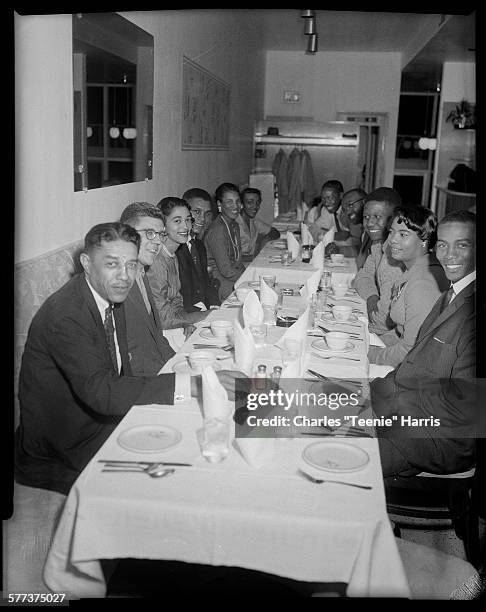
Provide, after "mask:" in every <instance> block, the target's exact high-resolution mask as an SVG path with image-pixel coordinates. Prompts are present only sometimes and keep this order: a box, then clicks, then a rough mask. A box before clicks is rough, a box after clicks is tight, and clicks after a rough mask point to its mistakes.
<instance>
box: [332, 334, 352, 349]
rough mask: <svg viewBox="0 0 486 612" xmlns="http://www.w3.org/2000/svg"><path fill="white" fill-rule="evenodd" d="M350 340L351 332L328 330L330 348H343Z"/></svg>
mask: <svg viewBox="0 0 486 612" xmlns="http://www.w3.org/2000/svg"><path fill="white" fill-rule="evenodd" d="M348 340H349V334H346V333H345V332H337V331H336V332H328V333H327V334H326V342H327V345H328V347H329V348H330V349H334V350H342V349H343V348H345V347H346V344H347V342H348Z"/></svg>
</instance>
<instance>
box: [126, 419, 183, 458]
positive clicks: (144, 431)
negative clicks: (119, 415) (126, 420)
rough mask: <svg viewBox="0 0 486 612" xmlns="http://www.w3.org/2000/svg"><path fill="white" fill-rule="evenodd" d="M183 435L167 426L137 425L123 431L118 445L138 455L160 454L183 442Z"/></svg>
mask: <svg viewBox="0 0 486 612" xmlns="http://www.w3.org/2000/svg"><path fill="white" fill-rule="evenodd" d="M181 438H182V434H181V432H180V431H178V430H177V429H174V428H173V427H168V426H167V425H137V426H136V427H130V429H126V430H125V431H122V433H121V434H120V435H119V436H118V439H117V442H118V444H119V445H120V446H121V447H122V448H124V449H126V450H129V451H134V452H136V453H160V451H165V450H168V449H169V448H172V447H173V446H175V445H176V444H179V442H180V441H181Z"/></svg>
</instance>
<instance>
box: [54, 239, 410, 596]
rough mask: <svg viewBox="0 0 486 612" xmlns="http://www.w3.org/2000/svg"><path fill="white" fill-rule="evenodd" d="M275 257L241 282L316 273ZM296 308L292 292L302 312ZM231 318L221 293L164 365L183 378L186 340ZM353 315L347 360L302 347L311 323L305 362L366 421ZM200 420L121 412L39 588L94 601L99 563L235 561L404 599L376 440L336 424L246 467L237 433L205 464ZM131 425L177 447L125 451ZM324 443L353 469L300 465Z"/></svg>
mask: <svg viewBox="0 0 486 612" xmlns="http://www.w3.org/2000/svg"><path fill="white" fill-rule="evenodd" d="M273 252H274V249H273V248H272V245H271V244H270V245H267V247H266V248H265V249H263V251H262V252H261V253H260V254H259V256H257V258H256V259H255V260H254V262H253V263H252V264H251V265H250V266H249V267H248V268H247V270H246V272H245V273H244V274H245V275H246V276H245V278H242V279H240V283H239V284H242V283H255V282H256V279H258V277H259V275H260V274H262V273H264V274H274V275H275V276H276V277H277V283H278V284H280V286H281V287H287V288H289V287H294V289H296V288H298V287H300V286H301V285H302V284H303V283H304V282H305V279H306V278H308V277H309V276H310V275H311V274H312V273H313V272H314V269H313V268H312V267H311V266H310V265H309V264H303V263H302V262H295V267H293V266H292V265H290V266H282V265H281V264H280V263H278V262H273V261H269V260H270V259H272V258H273V255H272V253H273ZM353 266H354V262H353V261H352V260H347V261H346V265H345V267H344V269H340V270H339V271H338V273H341V274H348V275H349V277H350V278H351V277H352V276H353V275H354V273H355V268H354V271H353ZM331 269H332V268H331ZM336 271H337V270H336ZM333 274H334V270H333ZM295 293H297V291H295ZM349 299H351V300H352V303H353V306H354V307H355V310H356V311H357V312H356V315H357V314H359V312H358V310H359V309H361V311H362V313H363V315H365V313H366V309H365V306H364V302H363V301H362V300H360V298H359V297H357V296H356V295H353V297H352V298H349ZM295 304H298V297H297V300H294V306H295ZM304 307H305V300H304V298H302V304H301V309H304ZM241 310H242V309H241V304H238V302H237V298H236V297H235V295H234V294H232V295H231V296H229V298H228V300H226V301H225V303H223V305H222V307H221V308H220V309H219V310H214V311H212V312H211V313H210V314H209V315H208V317H207V318H206V319H205V320H204V321H203V322H201V323H200V324H199V325H198V326H197V329H196V331H195V332H194V334H192V336H191V337H190V338H189V339H187V341H186V342H185V344H184V346H183V347H182V348H181V350H180V351H179V352H178V353H177V354H176V355H174V357H173V358H172V359H171V360H169V361H168V362H167V363H166V364H165V365H164V367H163V369H162V371H164V372H171V371H182V370H183V369H184V368H185V367H186V366H185V364H186V363H187V360H186V357H185V356H186V355H187V354H188V353H189V352H190V351H191V350H192V347H193V345H194V344H195V343H198V344H208V345H209V344H214V340H211V339H209V338H210V336H209V335H208V331H207V330H208V325H209V323H210V321H211V320H213V319H226V320H229V321H234V320H236V319H238V318H239V319H240V320H241V314H242V313H241ZM353 319H356V321H354V322H353V323H352V324H351V325H352V326H351V327H348V326H349V322H348V324H347V325H346V324H343V325H336V327H337V328H339V329H343V330H345V329H351V331H353V333H354V334H355V336H356V340H355V341H354V342H353V345H354V346H353V350H351V351H349V352H347V353H346V355H339V354H336V353H334V354H333V353H332V352H331V353H330V354H329V355H327V357H330V358H329V359H322V358H321V357H320V356H319V353H318V352H317V351H315V350H314V349H313V343H314V342H315V341H316V335H317V331H316V330H315V329H310V330H309V335H308V336H307V338H306V346H305V363H304V367H305V369H306V370H307V369H308V368H310V369H312V370H313V371H316V372H318V373H321V374H323V375H325V376H328V377H332V378H333V379H336V380H337V379H341V380H355V381H356V380H358V381H361V382H362V395H363V401H364V404H363V407H364V408H366V409H367V410H368V414H371V411H370V406H369V397H368V396H367V394H368V390H369V389H368V385H367V380H366V379H367V368H368V360H367V355H366V348H365V341H364V336H365V330H364V327H363V323H362V322H360V321H358V320H357V316H355V317H353ZM284 332H285V328H283V327H278V326H273V327H271V328H270V327H269V330H268V336H267V343H266V345H265V346H264V347H262V348H260V349H258V351H257V355H256V357H255V361H257V360H258V362H263V363H267V364H268V365H269V367H271V365H272V364H274V363H278V359H279V354H280V353H279V349H277V348H276V347H275V342H277V341H278V339H279V338H280V336H281V335H282V334H283V333H284ZM213 350H215V351H217V352H218V354H219V355H220V357H221V359H220V360H219V361H218V363H219V366H218V367H220V368H223V369H233V368H235V364H234V359H233V357H232V354H231V353H230V352H228V351H223V350H222V349H213ZM349 358H351V359H349ZM181 368H182V369H181ZM310 384H314V383H310ZM363 414H366V411H365V412H364V413H363ZM202 425H203V415H202V405H201V402H200V401H199V400H197V399H195V398H192V399H190V400H188V401H185V402H183V403H181V404H179V405H177V406H169V405H148V406H133V407H132V408H131V410H130V411H129V412H128V413H127V414H126V416H125V417H124V418H123V419H122V421H121V422H120V423H119V424H118V426H117V428H116V429H115V430H114V431H113V433H112V434H111V436H110V437H109V438H108V440H107V441H106V442H105V444H104V445H103V446H102V447H101V448H100V450H99V451H98V453H97V454H96V455H95V456H94V457H93V458H92V460H91V461H90V463H89V464H88V465H87V467H86V468H85V470H84V471H83V472H82V474H81V475H80V476H79V478H78V479H77V481H76V482H75V484H74V485H73V487H72V489H71V491H70V493H69V495H68V497H67V500H66V503H65V506H64V509H63V512H62V515H61V518H60V521H59V524H58V527H57V530H56V533H55V536H54V539H53V542H52V545H51V548H50V551H49V554H48V557H47V560H46V564H45V568H44V580H45V582H46V584H47V585H48V586H49V588H50V589H52V590H53V591H55V592H64V593H66V594H67V597H70V598H83V597H97V598H99V597H104V596H105V595H106V583H105V578H104V575H103V572H102V569H101V564H100V560H101V559H119V558H144V559H157V560H175V561H183V562H187V563H197V564H206V565H213V566H233V567H241V568H245V569H250V570H256V571H261V572H266V573H269V574H274V575H277V576H281V577H285V578H290V579H294V580H299V581H304V582H313V583H345V584H346V585H347V589H346V594H347V596H349V597H399V598H409V597H410V591H409V587H408V583H407V579H406V576H405V572H404V568H403V565H402V562H401V559H400V555H399V552H398V549H397V546H396V543H395V538H394V536H393V532H392V529H391V525H390V522H389V519H388V517H387V513H386V503H385V495H384V486H383V479H382V473H381V464H380V456H379V450H378V443H377V439H376V438H374V437H373V436H372V435H369V434H368V435H366V434H363V436H362V437H360V436H355V435H353V436H349V437H347V436H346V428H345V427H344V429H343V433H342V437H338V436H337V435H336V436H325V437H322V438H321V437H319V436H317V437H310V436H307V435H300V432H299V433H298V434H296V435H293V436H291V437H284V438H279V439H276V440H272V445H273V452H272V455H271V459H269V460H268V461H267V462H266V463H264V464H263V465H261V466H259V467H258V468H256V467H254V466H252V465H250V464H249V463H247V461H245V459H244V457H243V455H242V453H241V452H240V451H239V447H238V443H237V440H235V439H232V443H231V444H230V452H229V455H228V457H227V458H226V459H225V460H223V461H221V462H217V463H210V462H208V461H207V460H206V459H205V458H204V457H203V456H202V453H201V448H200V445H199V441H198V432H200V430H201V428H202ZM136 427H140V428H143V427H147V428H150V427H155V428H157V427H163V428H169V429H170V430H171V431H172V430H173V431H174V432H176V433H177V439H176V440H175V443H174V445H173V446H172V447H170V448H167V449H166V450H164V451H159V452H145V451H144V450H140V449H139V450H137V449H135V450H134V449H133V448H130V446H127V445H126V444H123V443H122V442H123V440H124V439H126V434H127V432H131V431H133V429H132V428H136ZM368 431H373V429H372V428H371V430H370V429H368ZM321 442H324V443H326V442H330V443H333V444H337V445H340V447H341V449H343V445H344V449H343V450H345V451H347V452H355V453H360V455H361V456H363V457H365V458H366V459H365V460H364V461H363V462H362V463H361V464H360V465H359V469H355V470H350V471H349V472H347V471H344V472H341V473H339V474H336V473H333V472H332V470H331V471H322V470H320V469H318V468H316V467H315V466H314V467H313V466H312V465H309V462H308V461H305V460H304V458H303V457H304V455H305V453H306V452H307V451H308V449H309V446H310V445H312V444H314V445H315V444H318V443H321ZM101 460H117V461H125V460H130V461H153V462H159V461H161V462H176V463H186V464H189V465H187V466H178V467H176V470H175V472H174V473H173V474H172V475H170V476H168V477H164V478H151V477H150V476H149V475H147V474H145V473H143V472H142V473H141V472H140V470H139V471H133V472H123V473H119V472H105V471H103V463H102V462H101ZM299 469H303V470H304V471H306V472H307V473H308V474H309V475H311V476H314V477H318V478H321V479H322V478H323V479H326V480H330V481H333V480H334V481H343V482H348V483H355V484H360V485H362V486H366V487H369V488H366V489H364V488H357V487H353V486H347V485H345V484H341V483H337V482H329V483H327V482H326V483H322V484H315V483H313V482H310V481H309V480H308V479H306V478H304V477H302V475H301V474H300V473H299ZM161 581H163V576H162V577H161Z"/></svg>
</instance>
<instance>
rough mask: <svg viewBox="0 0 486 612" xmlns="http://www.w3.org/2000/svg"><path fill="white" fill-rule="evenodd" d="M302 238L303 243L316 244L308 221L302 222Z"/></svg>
mask: <svg viewBox="0 0 486 612" xmlns="http://www.w3.org/2000/svg"><path fill="white" fill-rule="evenodd" d="M300 238H301V240H302V244H311V245H313V244H314V238H312V235H311V233H310V231H309V228H308V227H307V224H306V223H301V224H300Z"/></svg>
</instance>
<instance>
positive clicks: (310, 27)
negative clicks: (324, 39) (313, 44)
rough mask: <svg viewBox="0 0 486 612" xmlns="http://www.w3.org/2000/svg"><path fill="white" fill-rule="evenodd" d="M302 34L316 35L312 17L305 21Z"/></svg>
mask: <svg viewBox="0 0 486 612" xmlns="http://www.w3.org/2000/svg"><path fill="white" fill-rule="evenodd" d="M304 34H307V35H309V34H316V20H315V18H314V17H310V18H309V19H306V20H305V26H304Z"/></svg>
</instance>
